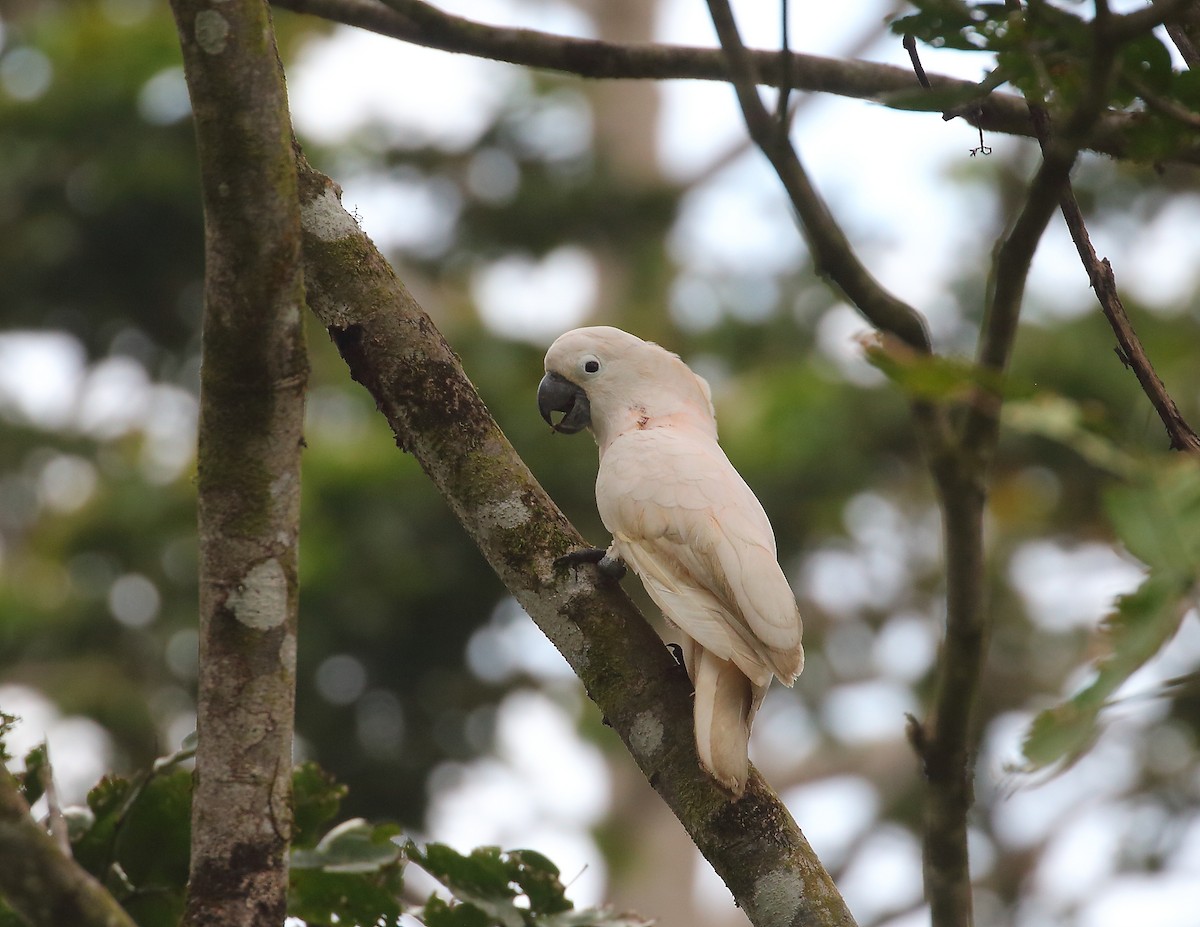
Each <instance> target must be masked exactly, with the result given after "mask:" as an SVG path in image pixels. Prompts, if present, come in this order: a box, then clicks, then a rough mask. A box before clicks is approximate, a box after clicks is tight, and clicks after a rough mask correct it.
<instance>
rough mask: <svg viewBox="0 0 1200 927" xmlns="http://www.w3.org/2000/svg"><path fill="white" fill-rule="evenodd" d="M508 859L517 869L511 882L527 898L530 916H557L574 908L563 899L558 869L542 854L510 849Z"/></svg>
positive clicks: (563, 893) (563, 891)
mask: <svg viewBox="0 0 1200 927" xmlns="http://www.w3.org/2000/svg"><path fill="white" fill-rule="evenodd" d="M508 858H509V860H510V861H511V862H512V863H514V864H515V866H516V870H515V873H514V876H513V881H514V882H516V883H517V885H519V886H520V887H521V891H522V892H524V893H525V897H526V898H528V899H529V910H530V912H531V913H532V914H534V915H540V914H558V913H560V912H562V911H569V910H571V908H573V907H574V905H573V904H572V903H571V902H570V901H569V900H568V899H567V897H566V888H564V887H563V884H562V880H561V879H560V878H559V871H558V867H557V866H555V865H554V863H552V862H550V860H548V859H547V858H546V857H545V856H543V855H542V854H541V853H538V852H537V851H536V850H512V851H511V852H510V853H509V854H508Z"/></svg>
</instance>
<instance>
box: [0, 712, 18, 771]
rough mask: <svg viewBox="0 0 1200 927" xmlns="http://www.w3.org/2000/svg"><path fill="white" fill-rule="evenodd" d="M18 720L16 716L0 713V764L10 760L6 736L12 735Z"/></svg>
mask: <svg viewBox="0 0 1200 927" xmlns="http://www.w3.org/2000/svg"><path fill="white" fill-rule="evenodd" d="M18 720H20V719H18V718H17V716H16V715H10V714H9V713H8V712H6V711H0V763H7V762H8V761H9V760H11V759H12V757H11V756H9V753H8V735H9V734H10V733H12V729H13V727H14V726H15V725H16V723H17V721H18Z"/></svg>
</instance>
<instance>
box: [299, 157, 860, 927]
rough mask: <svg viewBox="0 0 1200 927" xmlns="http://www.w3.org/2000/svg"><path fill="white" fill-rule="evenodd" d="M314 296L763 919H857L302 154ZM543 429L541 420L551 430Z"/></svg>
mask: <svg viewBox="0 0 1200 927" xmlns="http://www.w3.org/2000/svg"><path fill="white" fill-rule="evenodd" d="M299 163H300V181H301V204H302V211H303V224H304V232H305V234H304V258H305V269H306V274H307V279H308V285H309V306H310V308H311V309H312V310H313V312H314V313H315V314H316V316H317V317H318V318H319V319H320V320H321V322H322V324H323V325H325V326H326V328H327V330H328V331H329V334H330V336H331V337H332V338H333V340H334V342H335V343H336V344H337V346H338V350H339V351H340V352H341V354H342V357H343V358H345V360H346V363H347V365H348V366H349V368H350V372H351V375H352V376H353V377H354V378H355V379H356V380H358V381H359V382H360V383H362V384H363V385H364V386H365V387H366V388H367V389H368V390H369V391H370V393H371V395H372V396H373V397H374V398H375V401H376V403H377V404H378V406H379V409H380V411H381V412H382V413H383V414H384V416H385V417H386V418H387V420H388V422H389V424H390V425H391V426H392V430H393V432H394V433H395V435H396V442H397V444H398V445H399V446H400V447H401V448H403V449H404V450H407V451H409V452H410V453H412V454H413V455H414V456H415V457H416V458H417V460H418V461H419V462H420V463H421V466H422V467H423V468H424V470H425V472H426V473H427V474H428V475H429V477H430V479H431V480H432V481H433V483H434V485H435V486H436V487H437V489H438V491H439V492H440V493H441V494H442V495H443V496H444V497H445V499H446V501H447V502H448V503H449V505H450V507H451V509H452V510H453V512H454V514H455V516H456V517H457V518H458V519H459V521H460V522H461V523H462V524H463V527H464V528H465V529H466V530H467V532H468V534H470V536H471V537H472V539H473V540H474V541H475V542H476V543H477V544H478V545H479V548H480V550H481V551H482V552H483V554H484V556H485V557H486V558H487V560H488V562H489V563H490V564H491V566H492V568H493V569H494V570H495V571H496V573H497V575H498V576H499V577H500V579H501V581H503V583H504V584H505V586H507V587H508V589H509V591H510V592H511V593H512V594H513V596H514V597H515V598H516V599H517V601H518V602H520V603H521V605H522V606H523V607H524V608H525V610H526V611H527V612H528V613H529V614H530V616H531V617H532V618H533V620H534V621H535V622H536V623H537V625H538V627H540V628H541V629H542V631H543V632H545V634H546V636H547V637H548V638H550V640H551V641H552V642H553V643H554V645H555V646H556V647H557V648H558V650H559V651H560V652H561V653H562V654H563V656H564V657H565V658H566V659H567V662H568V663H570V664H571V666H572V668H573V669H574V670H575V672H576V673H577V674H578V675H579V677H580V679H581V680H582V681H583V684H584V686H585V688H586V689H587V692H588V695H589V696H590V697H591V698H592V700H593V701H594V702H596V704H597V705H598V706H599V707H600V710H601V711H602V712H603V714H604V718H605V721H606V722H607V723H608V724H609V726H611V727H612V729H613V730H614V731H615V732H616V733H617V734H618V735H619V736H620V738H621V739H622V741H623V742H624V743H625V745H626V746H627V747H628V749H629V752H630V754H631V755H632V756H633V758H634V760H635V761H636V762H637V764H638V766H639V767H640V768H641V769H642V771H643V772H644V773H645V775H646V777H647V778H648V779H649V781H650V783H651V785H653V787H654V788H655V789H656V790H657V791H658V793H659V795H661V796H662V798H663V800H664V801H665V802H666V803H667V805H668V806H669V807H670V808H671V810H672V811H673V812H674V813H675V815H676V816H677V817H678V818H679V820H680V821H681V822H682V823H683V825H684V827H685V828H686V829H687V831H688V833H689V835H690V836H691V837H692V839H693V840H694V841H695V842H696V846H697V847H699V849H700V852H701V853H703V854H704V856H705V857H706V858H707V859H708V860H709V862H710V863H712V865H713V868H714V869H716V871H717V873H718V874H719V875H720V876H721V877H722V878H723V879H724V880H725V882H726V884H727V885H728V886H729V889H730V891H731V892H732V893H733V896H734V898H735V899H736V900H737V902H738V904H739V905H740V906H741V907H742V909H743V910H744V911H745V912H746V915H747V916H748V917H749V918H750V921H751V922H752V923H753V924H755V925H757V927H768V925H770V927H783V925H789V927H791V925H806V927H818V925H820V927H827V925H852V924H853V923H854V921H853V918H852V917H851V915H850V913H849V911H848V910H847V909H846V907H845V903H844V902H843V901H842V899H841V897H840V895H839V894H838V892H837V889H836V888H835V887H834V885H833V882H832V880H831V879H830V877H829V875H828V873H827V872H826V871H825V870H824V868H822V866H821V864H820V861H819V860H818V859H817V858H816V856H815V855H814V854H813V852H812V849H811V848H810V847H809V845H808V843H807V841H806V840H805V839H804V836H803V834H801V833H800V830H799V828H797V827H796V824H795V822H794V821H793V820H792V818H791V816H790V815H789V814H788V812H787V809H786V808H785V807H784V806H783V805H782V804H781V803H780V801H779V799H778V797H777V796H776V795H775V793H774V792H772V791H771V789H770V788H769V787H768V786H767V785H766V783H765V782H763V780H762V777H761V776H759V775H758V773H757V772H754V773H752V775H751V778H750V784H749V787H748V789H747V792H746V796H745V797H744V798H743V799H741V800H740V801H736V802H731V801H729V799H728V797H727V796H726V795H725V794H724V793H723V792H722V791H721V790H720V789H719V788H718V787H717V786H716V784H715V783H714V782H713V781H712V779H711V778H709V777H708V776H707V775H706V774H705V773H704V772H703V771H702V770H701V768H700V765H699V761H698V760H697V758H696V752H695V745H694V742H693V738H692V721H691V688H690V686H689V684H688V682H687V679H686V675H685V674H684V673H683V671H682V670H681V669H680V668H679V667H678V666H677V665H676V664H675V661H674V660H673V659H672V658H671V656H670V655H669V653H668V651H667V649H666V648H665V647H664V646H663V645H662V642H661V641H660V640H659V638H658V636H657V635H656V634H655V633H654V631H653V630H652V629H651V627H650V626H649V625H648V624H647V623H646V621H645V620H644V619H643V618H642V616H641V615H640V614H639V613H638V611H637V609H636V608H635V607H634V606H633V605H632V603H631V602H630V601H629V599H628V598H627V597H626V596H625V595H624V593H623V592H621V590H620V589H619V588H618V587H617V586H615V585H613V584H611V583H607V582H597V581H596V579H595V574H594V573H593V572H592V571H590V570H588V569H586V568H584V569H580V570H578V571H573V570H570V569H567V570H560V571H556V570H555V569H554V567H553V565H552V564H553V561H554V559H555V558H556V557H558V556H561V555H562V554H565V553H567V552H568V551H570V550H575V549H578V548H579V547H581V546H584V542H583V539H582V538H581V537H580V536H579V534H578V533H577V532H576V531H575V530H574V529H573V528H572V527H571V525H570V524H569V523H568V522H567V520H566V518H565V517H564V516H563V514H562V513H561V512H560V511H559V510H558V508H557V507H556V506H555V505H554V503H553V502H552V501H551V500H550V499H549V498H548V497H547V496H546V494H545V492H544V491H543V490H542V488H541V486H539V485H538V483H537V482H536V481H535V480H534V478H533V476H532V474H530V472H529V470H528V469H527V468H526V466H525V464H524V463H523V462H522V460H521V459H520V458H519V457H518V456H517V454H516V452H515V451H514V450H513V448H512V446H511V445H510V444H509V443H508V441H507V439H506V438H505V437H504V435H503V434H502V433H501V431H500V430H499V428H498V426H497V425H496V423H495V421H494V420H493V419H492V417H491V415H490V413H489V412H488V410H487V408H486V407H485V406H484V405H483V402H482V400H481V399H480V398H479V395H478V394H477V393H476V391H475V388H474V387H473V386H472V385H471V383H470V381H469V380H468V379H467V378H466V376H465V374H464V373H463V371H462V368H461V367H460V365H459V363H458V359H457V358H456V357H455V355H454V353H453V351H451V349H450V347H449V346H448V345H447V344H446V342H445V341H444V340H443V338H442V336H441V334H440V333H439V332H438V331H437V329H436V328H435V327H434V325H433V322H432V321H430V319H429V317H428V316H427V315H426V314H425V313H424V311H423V310H422V309H421V307H420V306H418V305H417V303H416V302H415V301H414V300H413V298H412V296H411V295H409V293H408V291H407V290H406V289H405V287H404V285H403V284H402V283H401V282H400V281H399V280H398V279H397V278H396V275H395V272H394V271H393V270H392V269H391V267H390V266H388V264H387V262H386V261H385V260H384V259H383V257H382V256H381V255H380V254H379V252H378V251H376V249H375V247H374V246H373V245H372V244H371V242H370V240H369V239H368V238H367V237H366V236H365V235H364V234H363V233H362V231H361V230H360V229H359V228H358V226H357V224H356V223H355V221H354V219H353V218H352V217H351V216H350V215H348V214H347V213H346V211H345V210H344V209H343V208H342V206H341V203H340V199H339V191H338V190H337V188H336V187H335V186H334V185H333V184H332V182H331V181H330V180H329V179H328V178H326V177H324V176H323V175H321V174H319V173H318V172H316V171H314V170H313V169H312V168H311V167H310V166H308V164H307V163H306V162H305V161H304V160H303V157H302V156H300V162H299ZM549 439H550V435H549V433H547V440H549Z"/></svg>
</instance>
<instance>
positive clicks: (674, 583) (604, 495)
mask: <svg viewBox="0 0 1200 927" xmlns="http://www.w3.org/2000/svg"><path fill="white" fill-rule="evenodd" d="M538 408H539V410H540V411H541V414H542V417H543V418H545V419H546V421H547V422H549V423H550V424H551V425H552V426H553V427H554V429H555V430H556V431H561V432H565V433H567V434H573V433H575V432H578V431H581V430H582V429H584V428H590V429H591V431H592V434H593V435H594V436H595V438H596V443H597V444H598V445H599V447H600V470H599V473H598V474H597V477H596V504H597V506H598V508H599V510H600V518H601V520H602V521H603V522H604V526H605V527H606V528H607V529H608V530H609V532H611V534H612V546H611V547H610V548H609V549H608V550H607V552H603V553H604V554H605V558H604V560H603V561H602V562H601V564H602V565H606V564H611V563H625V564H628V565H629V566H630V567H631V568H632V569H633V571H634V572H635V573H637V575H638V576H639V577H640V578H641V580H642V583H643V585H645V587H646V591H647V592H648V593H649V594H650V598H652V599H653V600H654V602H655V603H656V604H657V605H658V607H659V608H661V609H662V611H663V614H664V615H665V616H666V618H667V619H668V620H669V621H670V622H671V623H672V624H673V625H675V626H676V627H677V628H678V629H679V630H680V631H681V632H682V634H683V635H684V638H685V640H684V643H683V658H684V665H685V666H686V668H687V672H688V675H689V676H690V677H691V679H692V683H693V685H694V686H695V689H696V702H695V728H696V750H697V752H698V753H699V756H700V762H701V763H702V764H703V766H704V768H705V769H707V770H708V771H709V772H710V773H711V774H712V776H713V778H715V779H716V780H717V781H718V782H719V783H721V785H723V786H724V787H725V788H727V789H728V790H729V791H731V792H732V793H733V794H734V796H735V797H740V796H741V795H742V793H743V792H744V791H745V788H746V778H747V776H748V771H749V761H748V759H747V755H746V749H747V741H748V739H749V737H750V727H751V725H752V723H753V721H754V715H755V712H757V711H758V707H759V705H760V704H761V703H762V699H763V696H764V695H765V694H766V691H767V687H768V686H769V685H770V684H771V678H772V677H773V676H776V677H778V678H779V680H780V681H781V682H783V683H784V685H788V686H790V685H791V684H792V682H793V681H794V680H795V679H796V677H797V676H798V675H799V674H800V671H801V670H802V669H803V668H804V648H803V647H802V646H801V643H800V637H801V631H802V624H801V621H800V612H799V610H798V608H797V607H796V600H795V597H794V596H793V594H792V590H791V588H790V587H789V586H788V582H787V579H786V578H785V577H784V575H783V570H782V569H780V566H779V562H778V558H777V554H776V551H775V535H774V533H773V532H772V530H771V524H770V522H769V521H768V520H767V516H766V513H765V512H764V511H763V507H762V505H761V504H760V503H759V501H758V499H757V498H756V497H755V495H754V493H753V492H751V490H750V487H749V486H747V485H746V482H745V481H744V480H743V479H742V477H741V476H740V475H739V474H738V472H737V471H736V470H735V469H734V468H733V465H732V464H731V463H730V462H729V458H727V457H726V456H725V452H724V451H722V450H721V447H720V445H719V444H718V443H717V420H716V416H715V414H714V413H713V407H712V398H711V394H710V391H709V387H708V383H706V382H705V381H704V379H702V378H701V377H699V376H697V375H696V374H695V373H693V372H692V371H691V369H690V368H689V367H688V366H687V364H685V363H684V362H683V361H682V360H680V359H679V357H678V356H677V355H675V354H672V353H670V352H669V351H667V350H665V349H664V348H662V347H659V346H658V345H657V344H654V343H653V342H648V341H643V340H642V339H640V338H637V337H635V336H634V335H630V334H629V333H627V332H623V331H621V330H620V329H618V328H610V327H608V326H597V327H592V328H578V329H575V330H574V331H570V332H567V333H566V334H565V335H563V336H561V337H560V338H559V339H558V340H557V341H555V342H554V344H552V345H551V346H550V350H549V351H548V352H547V353H546V375H545V377H544V378H543V379H542V382H541V384H540V385H539V386H538ZM552 412H562V413H564V415H563V416H562V418H561V420H559V421H558V422H557V423H555V422H554V420H553V418H552V416H551V413H552ZM589 553H591V554H593V555H592V556H589ZM601 553H602V552H601V551H595V552H587V551H585V552H581V553H580V555H579V556H578V558H577V559H578V560H580V561H585V560H592V561H597V560H599V559H600V558H599V555H600V554H601Z"/></svg>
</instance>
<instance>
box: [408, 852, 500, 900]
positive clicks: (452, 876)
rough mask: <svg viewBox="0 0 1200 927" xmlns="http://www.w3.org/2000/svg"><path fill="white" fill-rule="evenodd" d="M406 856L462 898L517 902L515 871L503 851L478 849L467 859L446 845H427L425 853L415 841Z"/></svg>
mask: <svg viewBox="0 0 1200 927" xmlns="http://www.w3.org/2000/svg"><path fill="white" fill-rule="evenodd" d="M404 852H405V855H407V856H408V858H409V859H411V860H412V861H413V862H414V863H416V864H417V865H418V866H420V867H421V868H422V869H424V870H425V871H426V872H428V873H429V874H430V875H431V876H433V877H434V878H435V879H437V880H438V881H439V882H441V883H442V884H443V885H445V886H446V887H447V888H449V889H450V890H451V891H453V892H454V894H455V895H458V896H459V897H464V896H463V895H462V894H461V893H463V892H466V893H469V894H473V895H480V896H482V897H486V898H505V899H507V898H514V897H516V894H517V892H516V890H515V889H514V888H513V887H512V886H511V885H510V884H509V882H510V873H511V871H512V870H511V869H510V867H509V865H508V862H507V860H506V859H505V858H504V854H503V853H501V852H500V848H499V847H477V848H475V849H474V850H472V851H471V854H470V856H463V855H462V854H461V853H459V852H458V851H456V850H454V849H453V848H452V847H448V846H446V844H444V843H429V844H426V846H425V850H424V852H422V851H421V849H420V848H419V847H418V846H417V845H416V844H415V843H413V842H412V841H411V840H410V841H409V842H408V843H407V844H405V847H404Z"/></svg>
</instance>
